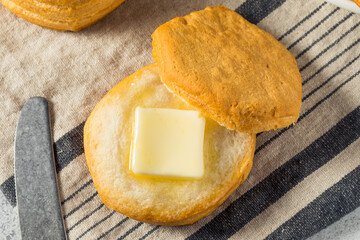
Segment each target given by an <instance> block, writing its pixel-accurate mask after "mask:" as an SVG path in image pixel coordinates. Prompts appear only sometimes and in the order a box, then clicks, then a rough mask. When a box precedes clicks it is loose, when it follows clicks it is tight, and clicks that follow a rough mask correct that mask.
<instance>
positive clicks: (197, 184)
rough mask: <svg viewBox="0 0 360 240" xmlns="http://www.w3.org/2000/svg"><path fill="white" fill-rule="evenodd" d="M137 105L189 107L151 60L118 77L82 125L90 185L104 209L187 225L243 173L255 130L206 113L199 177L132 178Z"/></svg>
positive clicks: (210, 208) (213, 205) (240, 179)
mask: <svg viewBox="0 0 360 240" xmlns="http://www.w3.org/2000/svg"><path fill="white" fill-rule="evenodd" d="M138 106H139V107H144V108H172V109H183V110H194V107H192V106H191V105H189V104H188V103H186V102H185V101H183V100H182V99H181V98H180V97H178V96H176V95H174V94H173V93H171V92H170V91H168V89H167V88H166V86H165V85H164V84H163V83H162V82H161V80H160V76H159V72H158V67H157V65H156V64H151V65H148V66H146V67H144V68H143V69H140V70H139V71H137V72H135V73H134V74H132V75H130V76H129V77H127V78H126V79H124V80H123V81H121V82H120V83H119V84H118V85H116V86H115V87H114V88H113V89H111V90H110V92H109V93H107V94H106V96H105V97H104V98H103V99H102V100H101V101H100V102H99V103H98V104H97V105H96V107H95V109H94V110H93V111H92V113H91V115H90V117H89V118H88V119H87V121H86V124H85V127H84V149H85V156H86V161H87V164H88V166H89V170H90V173H91V175H92V178H93V182H94V185H95V187H96V189H97V191H98V193H99V195H100V197H101V199H102V201H103V202H104V204H105V205H106V206H108V207H109V208H111V209H113V210H115V211H118V212H121V213H123V214H125V215H127V216H128V217H130V218H133V219H136V220H139V221H142V222H147V223H152V224H159V225H185V224H192V223H194V222H196V221H198V220H199V219H201V218H203V217H205V216H207V215H209V214H210V213H211V212H212V211H214V210H215V209H216V208H217V207H218V206H219V205H221V204H222V203H223V202H224V201H225V200H226V199H227V198H228V196H229V195H230V194H231V193H232V192H233V191H234V190H235V189H236V188H237V187H238V186H239V185H240V184H241V183H242V182H243V181H244V180H245V179H246V178H247V176H248V174H249V172H250V169H251V167H252V159H253V155H254V149H255V134H249V133H240V132H237V131H233V130H229V129H227V128H225V127H222V126H220V125H219V124H218V123H217V122H216V121H213V120H211V119H210V118H206V124H205V135H204V176H203V177H202V178H201V179H195V180H175V179H169V178H156V177H135V176H134V175H133V174H132V173H131V171H130V170H129V154H130V146H131V138H132V125H133V123H134V118H135V108H136V107H138Z"/></svg>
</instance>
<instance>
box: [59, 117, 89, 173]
mask: <svg viewBox="0 0 360 240" xmlns="http://www.w3.org/2000/svg"><path fill="white" fill-rule="evenodd" d="M84 125H85V122H82V123H81V124H80V125H79V126H77V127H75V128H73V129H72V130H71V131H69V132H67V133H66V134H65V135H64V136H62V137H61V138H60V139H59V140H57V141H56V142H55V143H54V155H55V163H56V171H57V172H60V171H61V170H62V169H63V168H65V167H66V166H67V165H68V164H69V163H71V161H72V160H74V159H75V158H77V157H78V156H80V155H81V154H83V153H84V141H83V130H84Z"/></svg>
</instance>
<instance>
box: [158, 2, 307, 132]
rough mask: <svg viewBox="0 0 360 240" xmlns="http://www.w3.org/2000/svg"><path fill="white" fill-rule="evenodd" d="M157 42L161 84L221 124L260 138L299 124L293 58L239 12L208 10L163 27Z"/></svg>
mask: <svg viewBox="0 0 360 240" xmlns="http://www.w3.org/2000/svg"><path fill="white" fill-rule="evenodd" d="M152 38H153V58H154V59H155V61H156V62H157V63H158V65H159V69H160V76H161V79H162V81H163V82H164V83H165V84H166V85H167V87H168V88H169V89H170V90H171V91H173V92H174V93H175V94H178V95H179V96H181V97H183V98H184V99H185V100H186V101H187V102H189V103H190V104H192V105H194V106H195V107H197V108H198V109H199V110H200V111H202V112H203V113H204V114H205V115H207V116H209V117H211V118H213V119H215V120H216V121H218V122H219V123H220V124H222V125H224V126H226V127H228V128H229V129H236V130H238V131H241V132H252V133H257V132H261V131H266V130H270V129H276V128H280V127H285V126H288V125H290V124H292V123H294V122H295V121H296V120H297V118H298V116H299V112H300V106H301V77H300V73H299V71H298V68H297V65H296V61H295V58H294V56H293V55H292V54H291V53H290V52H289V51H288V50H287V49H286V48H285V47H284V46H283V45H282V44H281V43H280V42H278V41H277V40H276V39H275V38H274V37H273V36H271V35H270V34H269V33H267V32H265V31H263V30H261V29H259V28H258V27H257V26H255V25H253V24H251V23H249V22H248V21H246V20H245V19H244V18H243V17H241V16H240V15H239V14H237V13H235V12H234V11H231V10H229V9H227V8H226V7H223V6H217V7H207V8H206V9H205V10H201V11H198V12H193V13H191V14H190V15H188V16H185V17H178V18H174V19H173V20H171V21H169V22H167V23H165V24H163V25H161V26H160V27H159V28H157V29H156V30H155V32H154V33H153V35H152Z"/></svg>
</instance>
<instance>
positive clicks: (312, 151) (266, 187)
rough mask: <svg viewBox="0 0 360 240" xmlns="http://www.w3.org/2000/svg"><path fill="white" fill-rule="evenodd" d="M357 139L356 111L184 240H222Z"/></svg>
mask: <svg viewBox="0 0 360 240" xmlns="http://www.w3.org/2000/svg"><path fill="white" fill-rule="evenodd" d="M359 137H360V107H357V108H356V109H355V110H353V111H352V112H351V113H349V114H348V115H347V116H345V117H344V118H343V119H342V120H341V121H339V122H338V123H337V124H336V125H335V126H334V127H332V128H331V129H330V130H329V131H328V132H326V133H325V134H324V135H322V136H321V137H319V138H318V139H317V140H315V141H314V142H313V143H311V144H310V145H309V146H308V147H306V148H305V149H304V150H303V151H301V152H300V153H298V154H297V155H295V156H294V157H293V158H292V159H290V160H289V161H287V162H286V163H284V164H283V165H282V166H280V167H279V168H277V169H276V170H275V171H273V172H272V173H271V174H270V175H269V176H267V177H266V178H265V179H264V180H262V181H261V182H260V183H258V184H257V185H256V186H255V187H253V188H252V189H250V190H249V191H247V192H246V193H245V194H244V195H242V196H241V197H240V198H238V199H236V200H235V201H234V202H233V203H231V204H230V205H229V206H228V207H227V208H226V209H225V210H224V211H223V212H221V213H220V214H219V215H217V216H216V217H215V218H214V219H212V220H211V221H210V222H209V223H207V224H205V225H204V226H203V227H202V228H200V229H199V230H198V231H197V232H195V233H194V234H193V235H191V236H190V237H189V238H188V239H225V238H228V237H231V236H232V235H233V234H234V233H236V232H237V231H239V230H240V229H241V228H242V227H243V226H244V225H245V224H247V223H248V222H250V221H251V220H252V219H254V218H255V217H256V216H257V215H259V214H260V213H261V212H262V211H264V210H265V209H266V208H268V207H269V206H270V205H272V204H274V203H275V202H276V201H277V200H278V199H280V198H281V197H282V196H283V195H284V194H285V193H287V192H288V191H289V190H291V189H292V188H293V187H294V186H296V185H297V184H298V183H300V182H301V181H302V180H303V179H304V178H305V177H307V176H309V175H310V174H311V173H313V172H314V171H316V170H317V169H319V168H320V167H321V166H323V165H324V164H326V163H327V162H329V161H330V160H331V159H333V158H334V157H335V156H336V155H338V154H339V153H340V152H342V151H343V150H344V149H346V148H347V146H349V145H350V144H351V143H352V142H354V141H355V140H356V139H358V138H359Z"/></svg>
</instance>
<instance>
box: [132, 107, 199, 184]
mask: <svg viewBox="0 0 360 240" xmlns="http://www.w3.org/2000/svg"><path fill="white" fill-rule="evenodd" d="M204 131H205V119H204V118H203V117H201V116H200V113H199V112H198V111H188V110H175V109H161V108H140V107H137V108H136V110H135V125H134V129H133V139H132V147H131V153H130V158H131V159H130V169H131V170H132V171H133V173H135V174H138V175H152V176H162V177H180V178H200V177H202V176H203V174H204V160H203V145H204Z"/></svg>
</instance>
